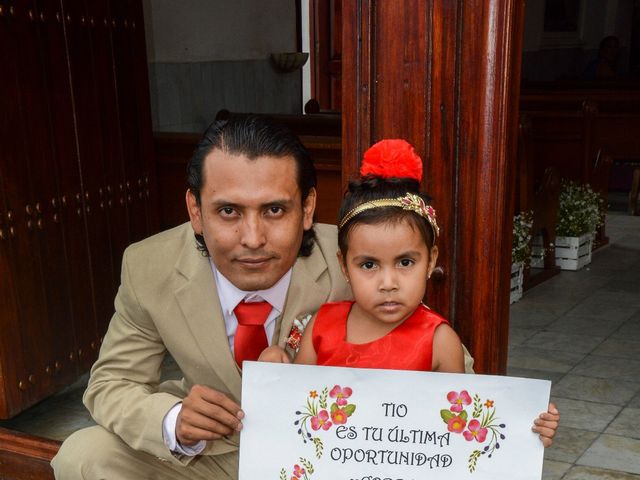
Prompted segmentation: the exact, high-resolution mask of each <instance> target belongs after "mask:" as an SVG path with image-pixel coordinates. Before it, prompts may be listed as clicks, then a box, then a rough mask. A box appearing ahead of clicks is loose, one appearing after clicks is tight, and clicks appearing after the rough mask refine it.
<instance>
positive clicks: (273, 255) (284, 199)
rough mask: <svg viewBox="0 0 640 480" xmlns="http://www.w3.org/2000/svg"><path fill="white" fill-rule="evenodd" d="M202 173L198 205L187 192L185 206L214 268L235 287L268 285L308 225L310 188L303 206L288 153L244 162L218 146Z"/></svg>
mask: <svg viewBox="0 0 640 480" xmlns="http://www.w3.org/2000/svg"><path fill="white" fill-rule="evenodd" d="M202 177H203V186H202V189H201V191H200V200H201V202H200V205H198V204H197V202H196V199H195V197H194V196H193V195H192V194H191V192H187V208H188V210H189V217H190V218H191V225H192V227H193V230H194V231H195V232H196V233H201V234H202V236H203V237H204V240H205V243H206V245H207V249H208V250H209V254H210V255H211V258H212V259H213V262H214V263H215V265H216V267H217V268H218V270H219V271H220V273H222V275H224V276H225V277H226V278H227V279H228V280H229V281H231V283H233V284H234V285H235V286H236V287H238V288H239V289H241V290H247V291H254V290H263V289H266V288H269V287H271V286H273V285H274V284H275V283H276V282H277V281H278V280H280V278H282V276H283V275H284V274H285V273H286V272H287V271H288V270H289V269H290V268H291V267H292V266H293V264H294V262H295V260H296V257H297V255H298V250H299V249H300V245H301V243H302V233H303V231H304V230H308V229H310V228H311V226H312V224H313V212H314V210H315V200H316V192H315V189H312V190H311V192H309V195H308V197H307V198H306V200H305V202H304V204H303V203H302V201H301V198H302V195H301V192H300V189H299V188H298V182H297V166H296V162H295V159H294V158H293V157H269V156H264V157H258V158H256V159H253V160H250V159H248V158H247V157H246V156H244V155H233V154H229V153H225V152H223V151H222V150H219V149H215V150H213V151H212V152H211V153H209V155H207V157H206V158H205V161H204V165H203V172H202Z"/></svg>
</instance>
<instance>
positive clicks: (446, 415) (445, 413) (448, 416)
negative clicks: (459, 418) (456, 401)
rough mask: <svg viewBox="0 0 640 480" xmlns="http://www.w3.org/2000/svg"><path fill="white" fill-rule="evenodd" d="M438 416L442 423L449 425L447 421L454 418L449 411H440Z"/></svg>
mask: <svg viewBox="0 0 640 480" xmlns="http://www.w3.org/2000/svg"><path fill="white" fill-rule="evenodd" d="M440 416H441V417H442V420H443V421H444V423H449V420H451V419H452V418H453V417H455V415H454V414H453V412H452V411H451V410H440Z"/></svg>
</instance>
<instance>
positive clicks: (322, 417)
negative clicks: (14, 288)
mask: <svg viewBox="0 0 640 480" xmlns="http://www.w3.org/2000/svg"><path fill="white" fill-rule="evenodd" d="M311 428H313V429H314V430H320V429H322V430H329V429H330V428H331V422H330V421H329V414H328V413H327V411H326V410H320V411H319V412H318V415H316V416H315V417H311Z"/></svg>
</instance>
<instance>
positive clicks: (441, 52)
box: [342, 0, 524, 373]
mask: <svg viewBox="0 0 640 480" xmlns="http://www.w3.org/2000/svg"><path fill="white" fill-rule="evenodd" d="M523 11H524V2H523V1H522V0H476V1H469V2H453V1H449V0H433V1H423V0H404V1H402V2H376V1H373V0H345V1H344V2H343V4H342V19H343V39H342V114H343V130H342V138H343V182H346V181H347V179H348V178H349V177H350V176H351V175H353V174H354V173H355V172H357V169H358V165H359V159H360V158H361V157H362V153H363V152H364V150H366V148H368V147H369V146H370V145H371V144H372V143H374V142H376V141H378V140H380V139H382V138H405V139H406V140H408V141H409V142H410V143H412V144H413V145H414V146H415V147H416V150H417V152H418V153H419V154H420V155H421V156H422V158H423V159H424V161H425V179H424V187H425V189H426V191H427V192H428V193H429V194H430V195H431V196H432V197H433V203H434V205H435V207H436V209H437V212H438V218H439V220H438V222H439V224H440V225H441V228H442V236H441V238H440V239H439V241H438V247H439V249H440V258H439V261H438V263H439V266H440V267H441V268H442V273H441V275H435V277H436V278H435V279H433V277H432V281H431V283H430V285H429V287H428V292H427V296H428V300H429V303H430V305H432V306H433V307H434V309H436V310H437V311H439V312H441V313H442V314H443V315H445V316H446V317H448V318H449V319H450V320H451V321H452V323H453V324H454V326H455V328H456V330H457V331H458V333H459V334H460V336H461V338H462V340H463V342H464V343H465V345H467V346H468V347H469V349H470V350H471V353H472V354H473V356H474V357H475V360H476V371H479V372H485V373H503V372H505V370H506V359H507V335H508V304H509V302H508V298H509V294H508V293H509V273H510V263H511V255H510V251H511V228H512V219H511V218H512V208H511V192H512V188H513V168H512V166H513V163H514V159H515V145H516V138H517V124H516V119H517V99H518V94H519V88H518V85H519V72H520V51H521V48H520V47H521V36H522V22H523Z"/></svg>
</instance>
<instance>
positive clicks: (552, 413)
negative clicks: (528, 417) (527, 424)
mask: <svg viewBox="0 0 640 480" xmlns="http://www.w3.org/2000/svg"><path fill="white" fill-rule="evenodd" d="M533 423H534V426H533V428H532V430H533V431H534V432H536V433H537V434H539V435H540V440H541V441H542V444H543V445H544V446H545V448H546V447H549V446H551V444H552V443H553V437H554V436H555V435H556V431H557V430H558V425H559V424H560V412H559V411H558V409H557V408H556V406H555V405H554V404H553V403H550V404H549V409H548V411H546V412H544V413H541V414H540V416H539V417H538V418H536V419H535V420H534V422H533Z"/></svg>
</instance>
